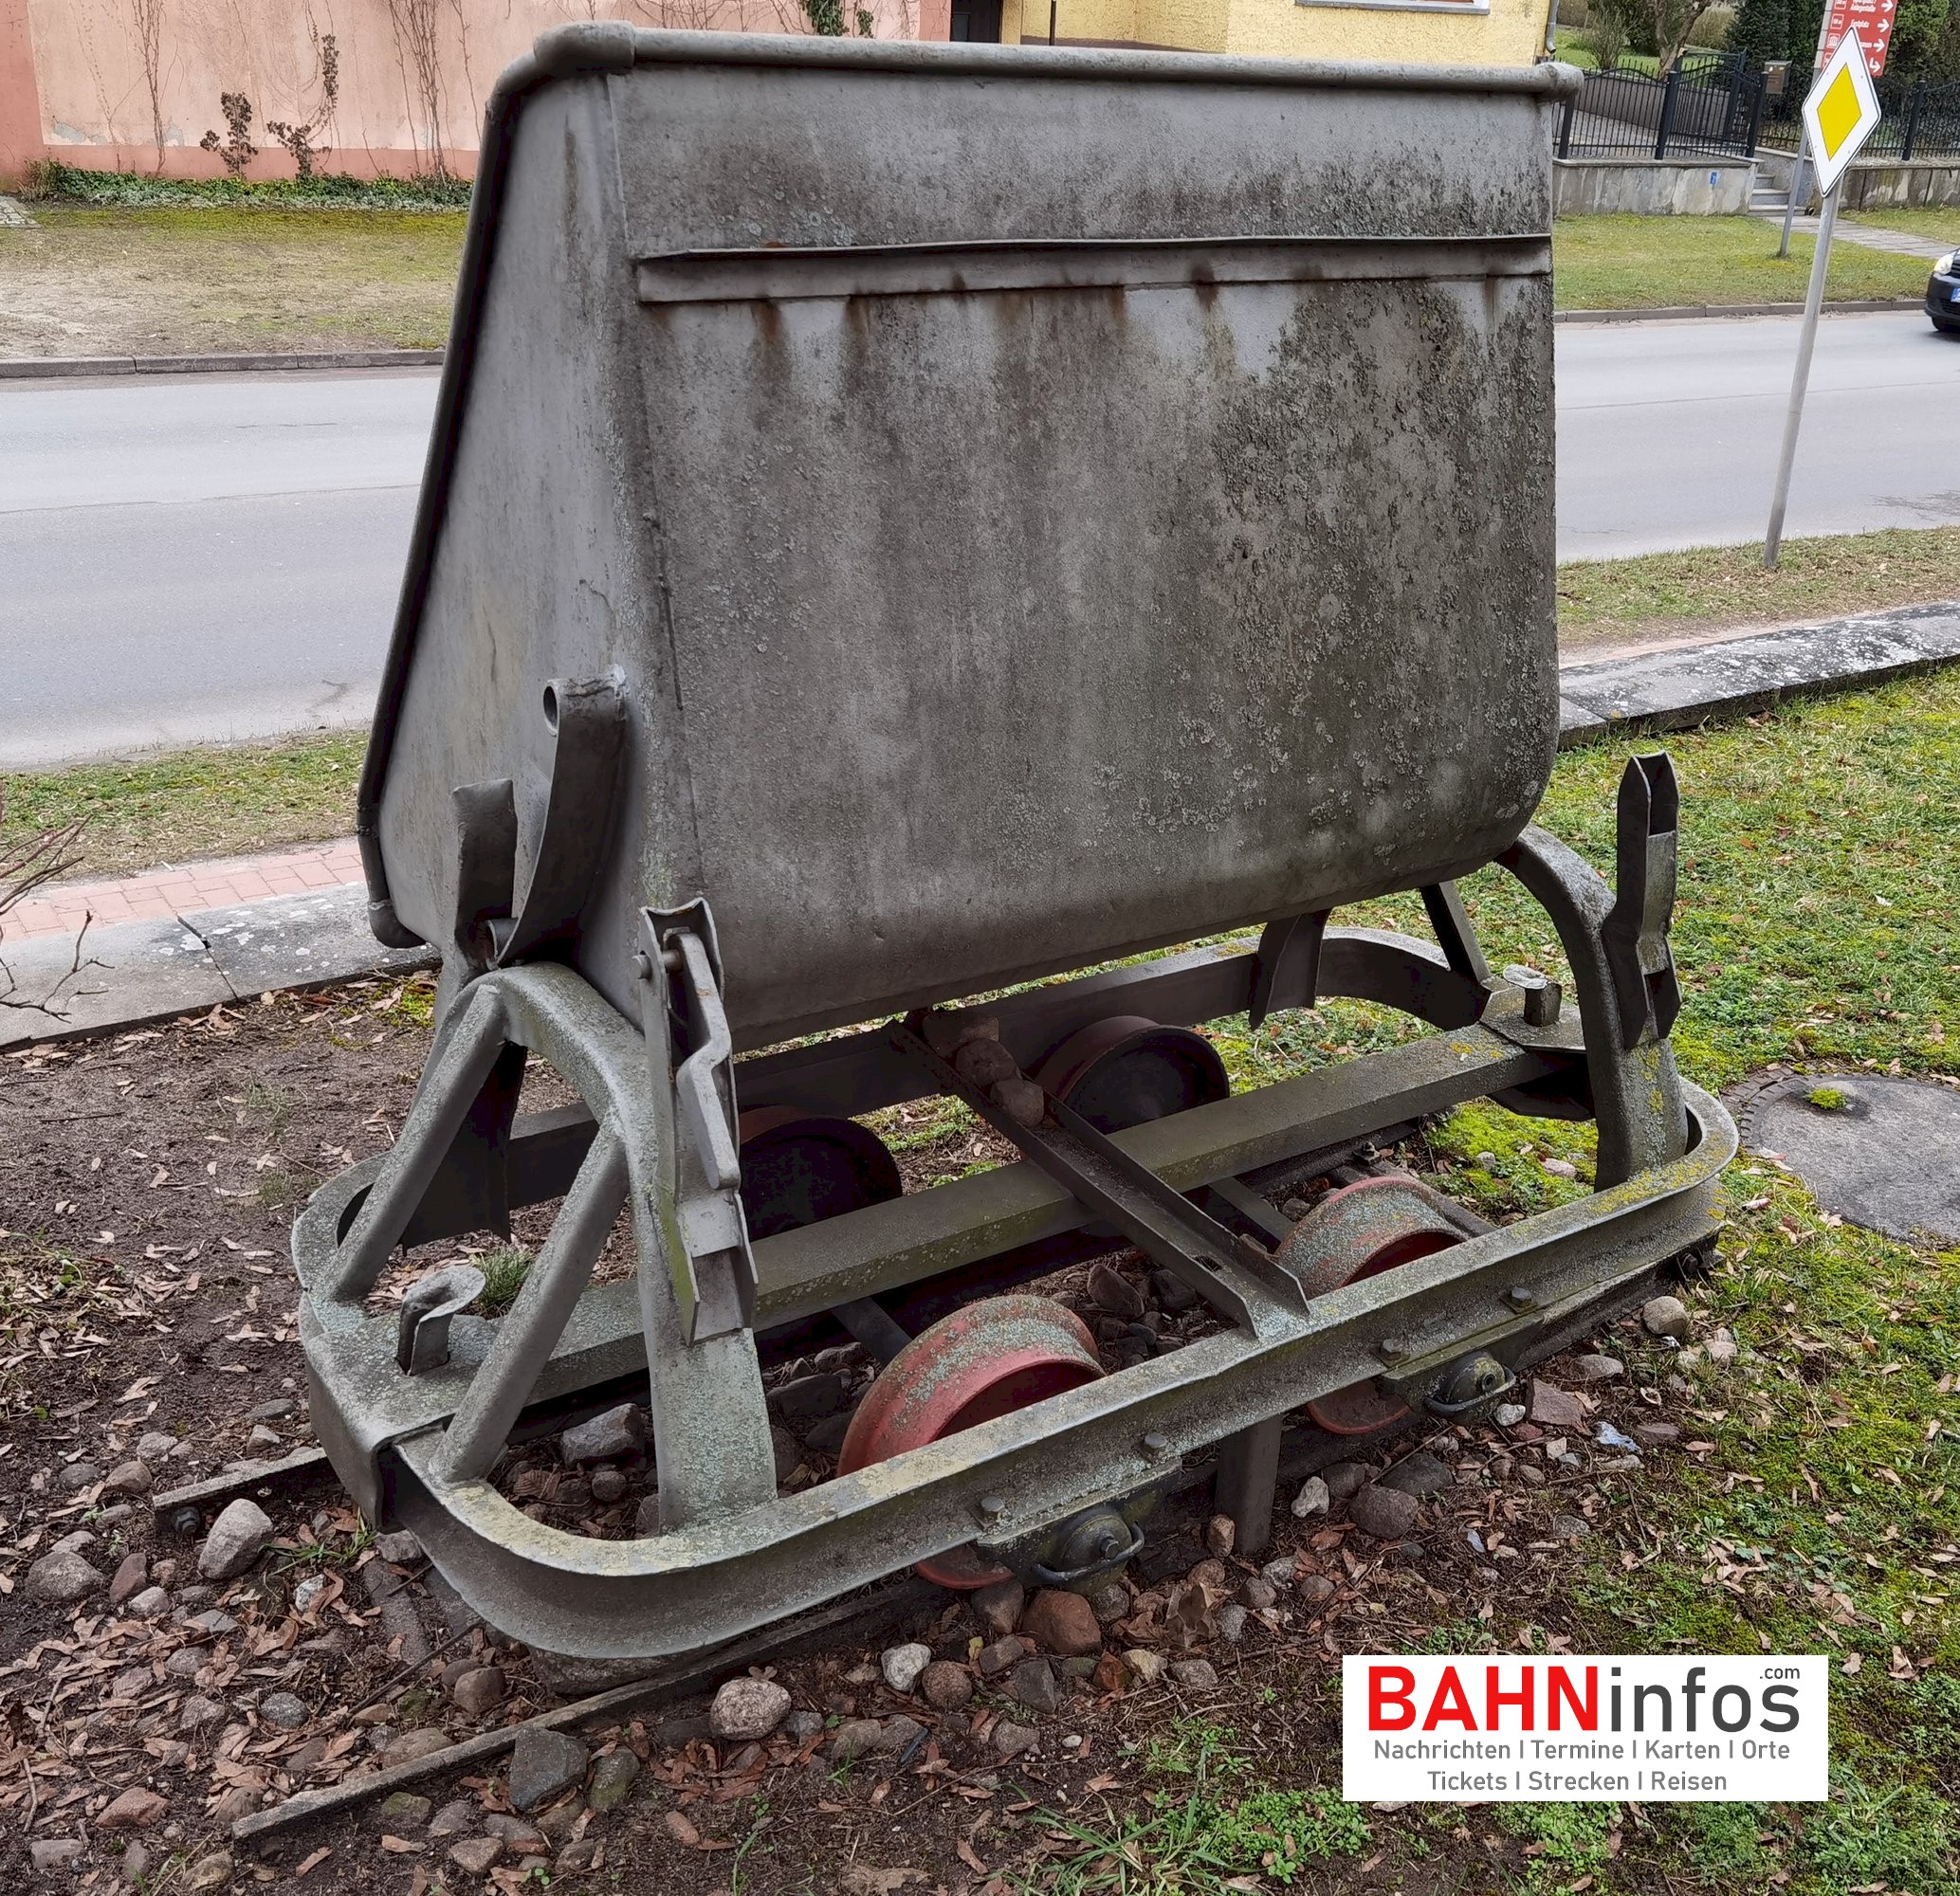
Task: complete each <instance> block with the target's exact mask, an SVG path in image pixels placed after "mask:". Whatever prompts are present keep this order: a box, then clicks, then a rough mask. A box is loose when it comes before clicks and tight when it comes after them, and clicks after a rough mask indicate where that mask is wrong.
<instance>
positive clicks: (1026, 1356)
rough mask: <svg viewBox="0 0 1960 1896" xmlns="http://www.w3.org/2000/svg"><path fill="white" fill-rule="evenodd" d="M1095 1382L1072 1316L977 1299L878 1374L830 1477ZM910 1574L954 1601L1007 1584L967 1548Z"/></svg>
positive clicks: (1084, 1331) (1081, 1327) (1002, 1573)
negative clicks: (955, 1595)
mask: <svg viewBox="0 0 1960 1896" xmlns="http://www.w3.org/2000/svg"><path fill="white" fill-rule="evenodd" d="M1102 1373H1103V1367H1102V1364H1101V1363H1100V1362H1098V1361H1097V1360H1096V1353H1095V1340H1094V1338H1092V1337H1091V1336H1090V1333H1089V1330H1088V1328H1087V1326H1086V1325H1085V1324H1084V1323H1083V1322H1082V1321H1081V1319H1080V1318H1078V1317H1076V1316H1075V1315H1074V1314H1073V1312H1072V1311H1069V1310H1066V1309H1064V1308H1063V1307H1062V1305H1061V1304H1056V1303H1054V1302H1053V1300H1052V1299H1050V1298H1047V1297H1035V1296H1033V1295H1030V1294H1028V1293H1026V1292H1017V1293H1015V1294H1013V1295H1011V1296H1006V1297H984V1298H981V1299H980V1300H979V1301H978V1302H976V1303H972V1304H967V1305H966V1306H965V1307H964V1308H963V1309H960V1310H956V1311H954V1312H953V1314H952V1315H951V1316H950V1317H943V1318H941V1319H940V1321H939V1322H937V1323H934V1324H933V1325H932V1326H931V1327H930V1328H929V1329H925V1330H922V1331H920V1333H919V1334H918V1335H917V1336H916V1337H914V1338H913V1339H912V1340H911V1341H910V1342H909V1343H907V1345H906V1347H905V1348H904V1349H903V1350H902V1351H900V1352H899V1354H898V1355H897V1356H896V1357H894V1358H892V1359H891V1361H889V1362H888V1363H887V1364H886V1365H885V1367H884V1369H883V1370H882V1371H880V1372H879V1375H878V1379H877V1380H876V1381H875V1382H874V1383H872V1384H871V1386H870V1391H869V1392H868V1393H867V1394H866V1395H865V1398H864V1400H863V1401H862V1402H860V1403H859V1404H858V1405H857V1413H855V1414H854V1415H853V1416H852V1418H851V1429H850V1432H849V1433H847V1434H846V1435H845V1437H844V1446H843V1449H841V1450H840V1451H839V1453H838V1456H837V1472H838V1473H839V1474H852V1473H854V1472H855V1471H856V1470H857V1469H859V1468H870V1466H871V1465H872V1464H873V1463H875V1462H883V1461H888V1460H889V1459H890V1458H891V1457H892V1456H893V1455H901V1454H904V1453H905V1451H906V1450H907V1449H919V1448H924V1447H925V1445H926V1444H927V1443H928V1442H938V1441H943V1440H944V1438H945V1437H946V1436H948V1435H957V1434H958V1433H959V1432H960V1431H961V1430H962V1429H971V1428H974V1427H975V1426H977V1425H978V1424H980V1423H981V1422H991V1421H993V1420H994V1419H995V1418H996V1417H997V1416H1000V1415H1006V1414H1010V1413H1013V1412H1014V1411H1015V1410H1017V1409H1025V1408H1027V1407H1028V1406H1029V1404H1031V1403H1035V1402H1039V1401H1041V1400H1042V1399H1043V1398H1044V1397H1047V1396H1050V1395H1061V1394H1062V1393H1063V1392H1064V1391H1065V1390H1071V1389H1079V1388H1080V1387H1081V1386H1082V1385H1083V1384H1084V1383H1088V1382H1094V1381H1095V1380H1096V1379H1097V1378H1098V1377H1100V1376H1101V1375H1102ZM917 1572H919V1573H920V1574H921V1575H923V1576H924V1577H925V1578H926V1579H928V1580H933V1581H936V1582H937V1583H938V1584H939V1585H941V1586H943V1587H952V1588H955V1589H957V1590H959V1591H962V1592H971V1591H972V1590H973V1589H975V1588H978V1587H987V1586H992V1585H994V1584H995V1583H996V1582H997V1581H999V1580H1005V1579H1010V1578H1012V1577H1013V1576H1012V1575H1011V1574H1010V1573H1009V1572H1008V1570H1007V1569H1006V1568H1005V1567H1002V1566H998V1565H995V1564H994V1563H992V1562H990V1561H988V1560H985V1559H982V1558H981V1557H980V1554H979V1553H978V1552H977V1551H976V1550H975V1549H974V1548H973V1547H972V1546H965V1547H955V1548H953V1549H951V1550H950V1551H949V1552H947V1553H944V1554H936V1555H934V1556H933V1558H932V1559H929V1560H921V1561H920V1562H919V1563H918V1567H917Z"/></svg>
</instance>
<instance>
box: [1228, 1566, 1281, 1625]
mask: <svg viewBox="0 0 1960 1896" xmlns="http://www.w3.org/2000/svg"><path fill="white" fill-rule="evenodd" d="M1290 1564H1291V1563H1290ZM1238 1597H1239V1600H1240V1602H1241V1604H1243V1605H1245V1606H1248V1607H1250V1608H1251V1609H1252V1610H1253V1612H1255V1613H1263V1612H1265V1610H1266V1609H1267V1608H1268V1607H1269V1606H1273V1605H1274V1604H1275V1603H1276V1602H1277V1601H1278V1599H1279V1589H1278V1588H1277V1587H1275V1586H1274V1585H1273V1582H1272V1581H1271V1580H1269V1579H1265V1578H1255V1579H1250V1580H1242V1581H1241V1582H1240V1583H1239V1588H1238Z"/></svg>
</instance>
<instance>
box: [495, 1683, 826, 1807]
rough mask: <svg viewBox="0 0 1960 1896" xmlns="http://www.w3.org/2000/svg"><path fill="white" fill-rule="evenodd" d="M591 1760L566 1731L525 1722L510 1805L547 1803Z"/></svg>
mask: <svg viewBox="0 0 1960 1896" xmlns="http://www.w3.org/2000/svg"><path fill="white" fill-rule="evenodd" d="M783 1696H784V1697H785V1698H787V1697H788V1696H789V1695H788V1694H787V1693H784V1694H783ZM591 1761H592V1753H591V1752H589V1751H588V1750H586V1748H585V1747H584V1745H582V1744H580V1743H579V1742H578V1741H577V1739H576V1738H574V1737H572V1736H571V1735H570V1734H569V1733H568V1732H562V1731H547V1730H545V1729H544V1728H543V1727H542V1726H540V1725H535V1724H527V1725H524V1726H523V1727H522V1729H521V1730H520V1731H519V1732H518V1735H517V1743H516V1745H515V1746H514V1747H513V1749H512V1751H511V1754H510V1781H509V1797H510V1803H511V1808H512V1809H513V1810H518V1811H535V1810H536V1809H537V1808H538V1806H539V1805H540V1804H548V1803H550V1802H551V1800H552V1799H553V1798H554V1797H556V1796H559V1795H560V1794H561V1793H563V1792H566V1791H569V1790H570V1789H571V1788H572V1787H573V1786H574V1785H575V1784H582V1783H583V1782H584V1781H585V1767H586V1766H587V1764H589V1763H590V1762H591Z"/></svg>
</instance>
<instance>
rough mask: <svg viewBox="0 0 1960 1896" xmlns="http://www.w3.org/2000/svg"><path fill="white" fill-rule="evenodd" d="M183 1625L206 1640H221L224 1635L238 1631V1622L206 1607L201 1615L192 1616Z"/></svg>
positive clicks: (225, 1614)
mask: <svg viewBox="0 0 1960 1896" xmlns="http://www.w3.org/2000/svg"><path fill="white" fill-rule="evenodd" d="M184 1624H185V1625H186V1626H188V1627H189V1628H190V1629H191V1631H192V1632H201V1633H203V1634H204V1635H205V1637H206V1638H208V1639H222V1638H224V1636H225V1635H226V1633H228V1632H237V1631H238V1622H237V1621H236V1620H235V1619H233V1618H232V1617H231V1615H230V1614H229V1613H221V1612H220V1611H219V1610H218V1609H217V1608H216V1607H208V1608H206V1609H205V1611H204V1612H203V1613H193V1614H192V1616H191V1617H190V1618H189V1619H187V1620H185V1622H184Z"/></svg>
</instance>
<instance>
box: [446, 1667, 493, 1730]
mask: <svg viewBox="0 0 1960 1896" xmlns="http://www.w3.org/2000/svg"><path fill="white" fill-rule="evenodd" d="M449 1697H450V1698H452V1699H453V1700H454V1701H455V1702H456V1705H457V1706H458V1708H459V1709H460V1710H463V1711H465V1712H467V1713H468V1714H469V1716H470V1717H471V1718H482V1717H483V1715H484V1714H485V1712H486V1711H488V1710H489V1709H490V1707H491V1706H492V1705H500V1704H501V1703H502V1702H503V1699H504V1668H503V1667H501V1666H472V1667H470V1668H468V1669H467V1671H465V1672H464V1673H463V1674H462V1675H461V1676H460V1677H459V1678H458V1679H457V1680H456V1681H455V1683H454V1684H453V1685H452V1686H450V1687H449Z"/></svg>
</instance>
